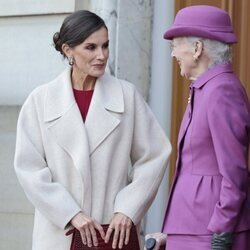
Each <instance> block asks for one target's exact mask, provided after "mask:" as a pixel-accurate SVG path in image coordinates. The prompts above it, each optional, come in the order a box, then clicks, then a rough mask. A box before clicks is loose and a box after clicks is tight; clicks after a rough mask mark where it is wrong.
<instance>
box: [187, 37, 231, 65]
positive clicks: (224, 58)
mask: <svg viewBox="0 0 250 250" xmlns="http://www.w3.org/2000/svg"><path fill="white" fill-rule="evenodd" d="M186 39H187V41H188V42H189V43H190V44H194V43H195V42H197V41H201V42H202V43H203V46H204V51H205V52H206V54H207V55H208V57H209V58H210V60H211V61H212V63H211V64H210V65H209V68H211V67H212V66H214V65H216V64H221V63H225V64H226V63H231V62H232V46H231V45H230V44H227V43H223V42H219V41H216V40H210V39H204V38H200V37H186Z"/></svg>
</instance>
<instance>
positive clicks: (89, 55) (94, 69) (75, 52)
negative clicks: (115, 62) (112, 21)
mask: <svg viewBox="0 0 250 250" xmlns="http://www.w3.org/2000/svg"><path fill="white" fill-rule="evenodd" d="M65 46H66V47H65V48H64V52H65V54H66V55H67V57H68V58H70V57H73V60H74V64H73V72H74V73H76V74H77V75H81V77H84V76H85V77H86V76H90V77H96V78H97V77H100V76H101V75H103V74H104V71H105V67H106V64H107V60H108V57H109V40H108V31H107V29H106V28H105V27H102V28H100V29H99V30H97V31H95V32H94V33H92V34H91V35H90V36H89V37H88V38H87V39H85V40H84V41H83V42H82V43H81V44H79V45H77V46H75V47H73V48H70V47H69V46H67V45H65Z"/></svg>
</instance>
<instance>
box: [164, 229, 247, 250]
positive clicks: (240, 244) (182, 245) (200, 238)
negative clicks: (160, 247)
mask: <svg viewBox="0 0 250 250" xmlns="http://www.w3.org/2000/svg"><path fill="white" fill-rule="evenodd" d="M211 239H212V236H211V235H180V234H169V235H168V236H167V242H166V250H184V249H185V250H201V249H202V250H211ZM239 249H240V250H250V231H245V232H240V233H235V234H234V243H233V248H232V250H239Z"/></svg>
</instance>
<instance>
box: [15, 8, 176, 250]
mask: <svg viewBox="0 0 250 250" xmlns="http://www.w3.org/2000/svg"><path fill="white" fill-rule="evenodd" d="M54 43H55V48H56V50H58V51H59V52H60V53H61V54H62V55H63V56H64V57H65V58H67V59H68V62H69V64H70V66H71V67H69V69H67V70H66V71H65V72H63V73H62V74H61V75H59V76H58V77H57V78H56V79H54V80H53V81H51V82H50V83H48V84H44V85H42V86H40V87H38V88H36V89H35V90H34V91H33V92H32V93H31V94H30V95H29V97H28V98H27V100H26V101H25V103H24V105H23V107H22V110H21V112H20V116H19V119H18V126H17V142H16V153H15V170H16V173H17V176H18V179H19V181H20V183H21V185H22V187H23V189H24V191H25V193H26V195H27V197H28V198H29V200H30V201H31V202H32V203H33V205H34V206H35V219H34V232H33V248H32V249H33V250H44V249H46V250H47V249H60V250H68V249H69V248H70V242H71V237H69V236H68V237H66V236H65V232H66V231H64V230H68V229H70V228H72V227H73V228H75V229H77V230H78V231H79V232H80V235H81V238H82V242H83V244H84V245H87V246H88V247H91V246H95V247H96V246H97V245H98V243H99V242H98V239H97V237H98V235H100V236H101V237H102V238H103V240H105V242H106V243H107V242H109V240H110V237H111V235H112V236H113V241H112V247H113V248H116V247H119V248H120V249H122V248H123V246H124V245H127V244H128V242H129V238H130V229H131V226H132V224H134V225H136V226H139V224H140V221H141V219H142V217H143V216H144V215H145V213H146V211H147V209H148V207H149V206H150V204H151V203H152V200H153V199H154V197H155V194H156V192H157V189H158V186H159V184H160V182H161V179H162V176H163V173H164V171H165V168H166V162H167V159H168V156H169V154H170V151H171V146H170V143H169V141H168V139H167V138H166V137H165V135H164V132H163V131H162V129H161V128H160V126H159V125H158V123H157V122H156V119H155V118H154V116H153V114H152V112H151V111H150V109H149V108H148V106H147V104H146V103H145V102H144V100H143V98H142V97H141V95H140V94H139V93H138V92H137V91H136V89H135V87H134V86H133V85H132V84H131V83H129V82H126V81H123V80H119V79H117V78H114V77H113V76H111V75H109V74H108V73H105V67H106V63H107V60H108V56H109V40H108V30H107V27H106V25H105V23H104V21H103V20H102V19H101V18H100V17H99V16H97V15H96V14H94V13H91V12H89V11H83V10H82V11H77V12H75V13H73V14H71V15H69V16H68V17H67V18H66V19H65V20H64V22H63V24H62V26H61V29H60V32H57V33H56V34H55V35H54ZM102 224H109V228H108V229H107V231H106V232H104V229H103V226H102ZM95 249H96V248H95ZM131 250H132V249H131Z"/></svg>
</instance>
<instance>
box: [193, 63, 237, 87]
mask: <svg viewBox="0 0 250 250" xmlns="http://www.w3.org/2000/svg"><path fill="white" fill-rule="evenodd" d="M226 72H229V73H232V72H233V68H232V64H231V63H228V64H218V65H215V66H214V67H212V68H211V69H209V70H207V71H206V72H205V73H203V74H202V75H201V76H199V77H198V78H197V79H196V80H195V81H193V82H192V84H191V86H192V87H194V88H201V87H202V86H203V85H204V84H206V83H207V82H208V81H209V80H211V79H212V78H214V77H215V76H217V75H220V74H222V73H226Z"/></svg>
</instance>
